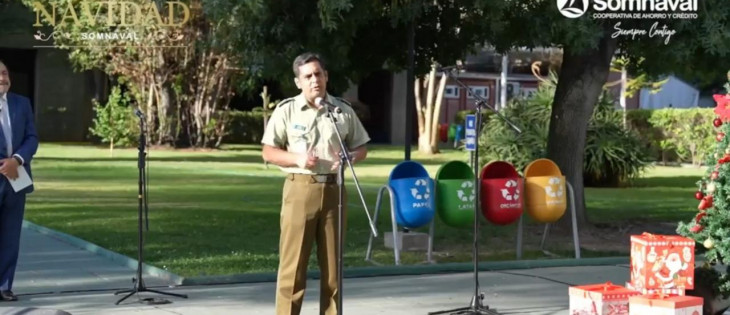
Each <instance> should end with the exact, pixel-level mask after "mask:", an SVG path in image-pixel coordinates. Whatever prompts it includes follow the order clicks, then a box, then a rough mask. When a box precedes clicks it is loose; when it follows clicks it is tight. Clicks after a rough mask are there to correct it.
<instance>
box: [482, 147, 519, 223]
mask: <svg viewBox="0 0 730 315" xmlns="http://www.w3.org/2000/svg"><path fill="white" fill-rule="evenodd" d="M480 180H481V186H482V187H481V190H480V199H481V208H482V214H483V215H484V217H485V218H486V219H487V220H488V221H489V222H491V223H493V224H496V225H507V224H511V223H513V222H515V221H517V220H519V219H520V216H522V199H523V197H522V196H523V191H522V187H523V186H522V178H521V177H520V174H519V173H517V170H516V169H515V167H514V166H512V164H510V163H507V162H504V161H495V162H491V163H489V164H487V165H486V166H484V168H483V169H482V172H481V176H480Z"/></svg>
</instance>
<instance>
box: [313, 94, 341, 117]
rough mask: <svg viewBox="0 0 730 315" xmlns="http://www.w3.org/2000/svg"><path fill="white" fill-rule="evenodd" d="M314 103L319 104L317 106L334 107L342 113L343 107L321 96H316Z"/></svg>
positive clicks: (337, 111)
mask: <svg viewBox="0 0 730 315" xmlns="http://www.w3.org/2000/svg"><path fill="white" fill-rule="evenodd" d="M314 104H317V106H329V107H330V108H334V110H335V113H338V114H339V113H342V109H341V108H340V107H339V106H337V105H335V104H332V103H330V102H328V101H325V100H324V99H323V98H321V97H318V98H315V99H314Z"/></svg>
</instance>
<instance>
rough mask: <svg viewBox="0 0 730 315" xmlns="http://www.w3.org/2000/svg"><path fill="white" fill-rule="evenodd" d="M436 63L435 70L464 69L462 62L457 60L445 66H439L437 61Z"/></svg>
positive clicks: (450, 70)
mask: <svg viewBox="0 0 730 315" xmlns="http://www.w3.org/2000/svg"><path fill="white" fill-rule="evenodd" d="M437 65H438V66H437V67H436V71H438V72H452V71H454V70H456V71H460V70H463V69H464V64H463V63H461V61H457V62H456V64H455V65H453V66H446V67H444V66H441V65H440V64H438V63H437Z"/></svg>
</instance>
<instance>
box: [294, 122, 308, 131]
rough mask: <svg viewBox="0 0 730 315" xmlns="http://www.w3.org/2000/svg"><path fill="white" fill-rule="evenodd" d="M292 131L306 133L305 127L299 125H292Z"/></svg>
mask: <svg viewBox="0 0 730 315" xmlns="http://www.w3.org/2000/svg"><path fill="white" fill-rule="evenodd" d="M294 130H300V131H307V127H306V126H304V125H300V124H294Z"/></svg>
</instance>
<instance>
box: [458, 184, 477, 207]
mask: <svg viewBox="0 0 730 315" xmlns="http://www.w3.org/2000/svg"><path fill="white" fill-rule="evenodd" d="M456 193H457V194H458V195H459V200H461V201H463V202H467V201H474V198H475V197H476V194H475V193H474V183H472V182H471V181H465V182H463V183H461V189H459V190H457V191H456Z"/></svg>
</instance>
